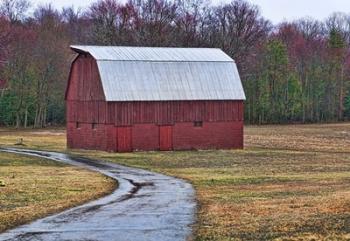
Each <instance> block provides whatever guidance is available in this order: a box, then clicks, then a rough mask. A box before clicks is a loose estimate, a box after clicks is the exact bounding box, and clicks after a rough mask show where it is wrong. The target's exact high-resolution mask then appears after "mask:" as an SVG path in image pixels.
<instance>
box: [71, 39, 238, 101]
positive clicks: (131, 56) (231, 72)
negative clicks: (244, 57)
mask: <svg viewBox="0 0 350 241" xmlns="http://www.w3.org/2000/svg"><path fill="white" fill-rule="evenodd" d="M71 48H72V49H73V50H74V51H76V52H78V53H81V52H86V53H90V54H91V55H92V56H93V57H94V58H95V59H96V60H97V65H98V68H99V72H100V77H101V81H102V86H103V90H104V94H105V97H106V101H177V100H245V94H244V90H243V87H242V83H241V80H240V77H239V74H238V70H237V67H236V64H235V63H234V61H233V60H232V59H231V58H230V57H229V56H228V55H226V54H225V53H224V52H223V51H221V50H220V49H208V48H206V49H203V48H149V47H146V48H144V47H99V46H71Z"/></svg>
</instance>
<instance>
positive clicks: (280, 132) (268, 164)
mask: <svg viewBox="0 0 350 241" xmlns="http://www.w3.org/2000/svg"><path fill="white" fill-rule="evenodd" d="M21 135H22V134H21ZM7 136H18V134H17V133H12V132H11V133H9V134H8V135H7ZM26 138H28V140H30V141H27V143H28V146H31V142H33V143H35V144H33V147H35V148H49V149H56V150H57V149H60V148H61V149H64V144H62V143H64V141H63V140H58V139H59V138H64V135H62V136H60V137H59V138H57V136H53V137H51V141H52V142H57V143H56V144H55V145H52V146H49V147H48V146H47V145H46V146H45V147H44V146H43V147H41V146H40V141H38V138H39V137H37V136H35V135H33V134H30V135H28V136H27V137H26ZM3 139H6V140H7V139H8V137H4V138H3V137H2V135H1V132H0V143H2V141H3ZM39 140H40V139H39ZM245 142H246V143H245V144H246V147H247V148H246V149H245V150H244V151H240V150H238V151H198V152H168V153H167V152H163V153H158V152H151V153H133V154H113V153H105V152H95V151H74V153H76V154H82V155H85V156H90V157H93V158H100V159H105V160H110V161H114V162H118V163H122V164H125V165H130V166H136V167H140V168H145V169H150V170H154V171H159V172H163V173H166V174H169V175H174V176H178V177H181V178H184V179H187V180H189V181H190V182H192V183H193V185H194V186H195V188H196V190H197V198H198V200H199V204H200V206H199V210H198V223H197V225H196V227H197V231H196V240H349V239H350V124H331V125H296V126H291V125H290V126H262V127H255V126H253V127H247V128H246V135H245ZM37 143H39V145H38V144H37ZM8 144H11V143H8Z"/></svg>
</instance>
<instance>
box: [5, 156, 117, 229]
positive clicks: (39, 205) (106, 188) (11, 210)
mask: <svg viewBox="0 0 350 241" xmlns="http://www.w3.org/2000/svg"><path fill="white" fill-rule="evenodd" d="M0 180H1V181H2V183H3V186H2V187H0V232H2V231H4V230H6V229H8V228H12V227H15V226H17V225H20V224H24V223H27V222H29V221H31V220H34V219H37V218H40V217H44V216H47V215H49V214H53V213H56V212H58V211H61V210H64V209H67V208H69V207H73V206H76V205H78V204H82V203H84V202H87V201H89V200H93V199H96V198H98V197H100V196H103V195H106V194H107V193H109V192H111V191H112V190H113V189H114V188H115V183H114V181H112V180H110V179H108V178H106V177H104V176H102V175H100V174H97V173H94V172H90V171H86V170H82V169H80V168H76V167H71V166H67V165H63V164H60V163H57V162H53V161H48V160H44V159H40V158H32V157H23V156H19V155H14V154H8V153H2V152H0Z"/></svg>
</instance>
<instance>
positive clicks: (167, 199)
mask: <svg viewBox="0 0 350 241" xmlns="http://www.w3.org/2000/svg"><path fill="white" fill-rule="evenodd" d="M1 151H6V152H12V153H17V154H24V155H29V156H38V157H44V158H47V159H51V160H55V161H59V162H64V163H67V164H71V165H74V166H79V167H84V168H88V169H90V170H93V171H98V172H100V173H102V174H104V175H106V176H109V177H111V178H113V179H115V180H117V181H118V183H119V187H118V189H116V190H115V191H114V192H113V193H112V194H110V195H108V196H106V197H104V198H101V199H98V200H96V201H92V202H90V203H87V204H85V205H82V206H79V207H76V208H72V209H69V210H67V211H64V212H62V213H59V214H56V215H53V216H49V217H46V218H43V219H40V220H37V221H34V222H32V223H30V224H27V225H23V226H20V227H18V228H16V229H13V230H10V231H8V232H6V233H3V234H0V241H4V240H19V241H22V240H25V241H29V240H30V241H34V240H35V241H52V240H59V241H68V240H69V241H72V240H79V241H95V240H101V241H141V240H142V241H148V240H149V241H177V240H187V239H190V238H191V225H192V224H193V223H194V218H195V217H194V216H195V209H196V203H195V193H194V189H193V188H192V186H191V185H190V184H189V183H187V182H185V181H183V180H180V179H176V178H172V177H168V176H165V175H161V174H157V173H153V172H149V171H144V170H140V169H136V168H129V167H125V166H121V165H117V164H113V163H107V162H102V161H94V160H90V159H86V158H80V157H72V156H69V155H67V154H61V153H55V152H44V151H32V150H18V149H12V148H8V149H0V152H1ZM0 155H1V153H0Z"/></svg>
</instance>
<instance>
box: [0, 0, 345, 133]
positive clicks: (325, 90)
mask: <svg viewBox="0 0 350 241" xmlns="http://www.w3.org/2000/svg"><path fill="white" fill-rule="evenodd" d="M71 44H84V45H85V44H88V45H120V46H123V45H127V46H167V47H216V48H221V49H222V50H223V51H225V52H226V53H227V54H228V55H230V56H231V57H232V58H233V59H235V61H236V63H237V65H238V68H239V71H240V74H241V78H242V82H243V85H244V89H245V92H246V95H247V100H246V102H245V120H246V122H247V123H252V124H266V123H291V122H298V123H308V122H328V121H343V120H346V119H348V118H350V85H349V74H350V61H349V60H350V59H349V46H350V15H347V14H344V13H334V14H332V15H331V16H329V17H328V18H327V19H325V20H324V21H319V20H315V19H311V18H303V19H300V20H297V21H293V22H282V23H280V24H277V25H273V24H272V23H271V22H270V21H269V20H267V19H266V18H264V17H263V16H262V15H261V13H260V10H259V7H258V6H256V5H253V4H251V3H249V2H247V1H244V0H232V1H231V2H230V3H226V4H221V5H213V4H212V3H211V2H210V1H209V0H129V1H127V2H126V3H121V2H119V1H118V0H98V1H95V2H94V3H92V4H91V6H90V7H89V8H87V9H86V10H81V9H75V8H73V7H67V8H63V9H60V10H58V9H55V8H54V7H53V6H52V5H40V6H37V7H35V8H34V7H33V6H32V4H31V2H30V1H28V0H2V2H1V4H0V80H1V79H6V80H7V90H6V91H0V125H8V126H16V127H28V126H34V127H37V128H40V127H45V126H47V125H51V124H63V123H64V122H65V114H64V113H65V104H64V91H65V86H66V82H67V78H68V73H69V66H70V61H71V60H72V59H73V57H74V55H73V54H72V52H71V51H70V50H69V45H71Z"/></svg>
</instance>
